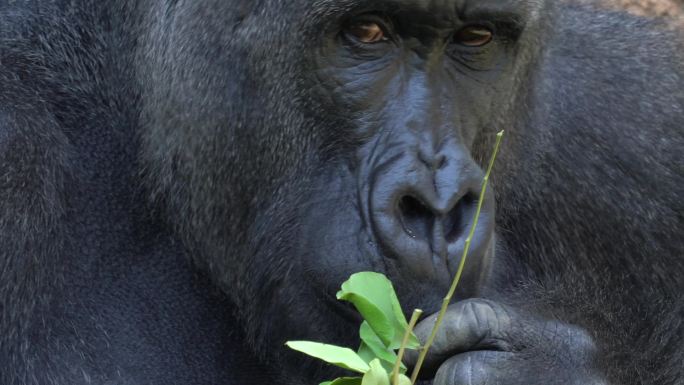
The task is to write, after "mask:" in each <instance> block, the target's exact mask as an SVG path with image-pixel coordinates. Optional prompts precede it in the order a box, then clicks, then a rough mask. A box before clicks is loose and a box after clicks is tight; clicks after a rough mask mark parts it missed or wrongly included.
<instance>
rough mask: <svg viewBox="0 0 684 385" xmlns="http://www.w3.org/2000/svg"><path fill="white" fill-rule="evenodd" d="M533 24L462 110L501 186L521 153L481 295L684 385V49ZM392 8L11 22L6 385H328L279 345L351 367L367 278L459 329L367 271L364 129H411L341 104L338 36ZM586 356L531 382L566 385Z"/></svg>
mask: <svg viewBox="0 0 684 385" xmlns="http://www.w3.org/2000/svg"><path fill="white" fill-rule="evenodd" d="M404 3H410V2H404ZM413 3H415V4H419V5H421V4H433V5H434V4H436V3H440V2H431V1H427V0H421V1H415V2H413ZM441 3H448V2H441ZM519 3H520V4H525V5H524V6H520V7H521V8H526V9H529V15H530V19H529V21H528V24H527V25H526V29H525V31H523V32H522V35H521V36H520V37H519V39H520V40H519V45H518V46H517V48H515V49H514V52H512V53H511V55H513V56H512V57H515V61H513V62H511V63H508V64H504V65H502V68H503V69H502V74H503V75H502V76H500V77H499V78H493V79H489V78H486V79H485V80H484V81H479V82H478V81H474V82H472V83H467V84H470V86H469V87H472V88H469V89H467V91H468V92H464V93H461V94H459V95H461V96H459V97H454V99H455V100H456V99H457V102H459V103H460V102H461V99H460V98H462V97H463V96H462V95H464V94H465V95H473V96H472V99H474V100H475V99H476V100H480V98H482V99H483V100H487V101H488V102H487V103H481V104H478V105H477V109H475V110H473V109H470V110H472V111H467V113H470V114H471V115H468V118H467V119H465V118H464V119H463V121H464V122H465V123H463V126H458V128H459V129H462V130H463V132H459V134H458V135H459V136H462V137H463V142H464V143H465V145H466V147H468V148H469V149H470V150H471V153H472V154H473V157H474V158H475V159H476V160H478V163H479V164H482V163H483V160H484V159H485V158H486V157H487V156H488V154H489V152H490V149H491V144H492V140H493V135H492V134H493V132H495V131H497V130H499V129H503V128H505V129H507V132H508V133H507V139H506V141H505V143H504V147H503V150H502V154H501V157H500V159H499V162H498V163H497V166H496V169H495V172H494V176H493V182H492V183H493V187H494V189H495V191H496V204H497V214H496V215H497V216H496V219H497V227H496V233H497V251H496V257H495V258H494V263H493V265H492V274H491V279H489V280H488V281H487V283H486V285H484V287H479V288H477V290H475V289H473V291H477V293H478V294H479V295H482V296H484V297H487V298H490V299H492V300H496V301H499V302H502V303H506V304H507V306H511V307H515V308H518V309H522V310H521V311H525V312H529V313H530V314H534V315H535V316H539V317H545V318H548V319H554V320H558V321H562V322H563V323H567V324H571V325H576V326H578V327H581V328H583V329H584V330H587V331H588V333H589V335H590V336H591V338H593V339H594V341H595V343H596V346H597V349H598V353H597V354H596V355H595V359H594V361H593V362H592V370H595V371H596V372H597V373H600V376H601V377H602V378H605V380H606V382H607V383H610V384H654V385H655V384H658V385H674V384H681V383H682V379H683V378H684V365H682V362H684V348H683V347H682V346H684V321H682V320H683V319H684V300H682V295H681V292H682V290H683V289H684V259H683V257H682V251H683V250H684V244H683V240H682V239H683V238H682V234H683V233H684V231H683V230H684V229H683V228H682V212H684V210H683V209H684V207H682V206H683V205H682V199H681V197H682V196H684V194H683V193H684V191H682V186H684V180H683V179H684V175H683V171H682V160H681V153H682V149H684V137H683V132H684V131H683V127H684V81H683V79H682V76H684V75H683V74H684V68H683V67H684V65H683V64H682V63H684V58H682V55H681V52H682V48H683V47H682V43H681V42H682V39H681V36H678V35H676V34H675V33H672V32H666V31H665V30H664V29H661V28H660V26H658V25H655V24H653V23H651V22H647V21H645V20H642V19H638V18H633V17H630V16H627V15H623V14H618V13H609V12H604V11H597V10H593V9H587V8H579V7H573V6H561V5H559V4H555V2H553V3H551V2H549V4H541V3H542V2H537V1H531V0H530V1H524V2H519ZM369 4H371V5H369ZM372 4H373V2H363V1H355V0H345V1H332V0H320V1H317V2H294V1H265V0H260V1H247V0H234V1H230V2H228V1H218V0H207V1H201V2H200V1H164V0H137V1H134V0H125V1H124V0H121V1H109V0H102V1H91V2H88V1H61V0H53V1H42V0H35V1H32V0H24V1H19V0H18V1H14V0H0V384H3V385H20V384H21V385H24V384H27V385H28V384H31V385H33V384H41V385H42V384H60V385H61V384H91V383H92V384H121V385H128V384H203V385H204V384H262V383H263V384H265V383H287V384H289V383H292V384H313V383H317V382H316V381H320V380H323V379H326V378H328V377H326V376H330V373H326V372H323V371H322V369H321V367H320V366H319V365H318V364H316V363H312V362H311V361H308V360H305V359H303V358H300V357H299V356H298V355H295V354H292V353H290V352H287V351H286V350H285V349H284V348H283V347H282V343H283V342H284V341H285V340H289V339H298V338H308V339H316V340H323V341H327V342H339V343H347V344H349V343H352V342H353V341H354V339H353V338H351V337H354V336H353V335H354V334H355V327H356V326H355V325H356V323H355V322H356V320H355V319H349V317H347V316H346V310H345V309H344V307H338V305H337V304H336V303H331V304H329V303H328V302H327V299H330V300H331V301H332V298H333V296H332V295H333V294H334V290H335V289H336V288H337V287H338V286H339V284H340V283H341V281H342V280H343V279H344V278H346V276H348V275H349V274H350V273H352V272H354V271H358V270H369V269H374V270H378V271H382V272H384V273H386V274H388V275H389V276H390V277H391V278H393V280H394V281H395V283H396V284H397V289H398V291H399V294H400V297H401V299H402V302H403V303H404V304H405V307H406V308H407V309H409V308H411V307H416V306H420V307H422V308H423V309H425V310H426V311H427V312H428V313H429V312H430V311H432V312H434V311H435V310H436V307H437V306H438V304H439V300H440V296H441V295H442V294H443V293H444V292H445V291H444V290H443V282H442V281H443V280H438V279H436V278H435V280H434V282H435V283H434V285H433V282H432V281H431V280H429V279H425V280H424V281H422V282H421V280H420V279H419V278H414V277H413V276H411V275H410V274H407V272H406V266H404V265H402V264H401V263H400V262H393V260H392V261H390V262H387V261H385V260H384V259H383V258H379V257H378V256H377V255H375V254H373V252H371V251H368V250H356V249H355V246H354V247H350V245H356V243H353V244H352V243H350V242H352V241H350V240H351V239H353V240H354V242H356V240H357V238H359V233H360V232H358V231H357V229H359V228H363V226H362V225H360V224H359V223H360V222H362V220H361V219H360V218H358V217H355V216H354V217H353V218H352V213H356V212H357V211H359V210H360V209H359V206H362V205H363V202H360V201H358V200H357V190H356V187H358V188H359V189H361V188H362V186H363V185H364V183H367V179H365V178H366V177H368V175H369V174H368V173H365V172H366V169H367V168H370V166H369V163H364V162H363V161H362V160H366V159H372V157H373V156H374V153H373V151H374V150H373V151H371V150H369V149H368V143H369V142H371V139H369V138H376V137H375V136H373V135H371V134H368V135H366V133H365V131H364V132H361V133H360V132H359V131H358V130H361V129H368V127H371V126H373V124H375V123H376V122H377V119H378V118H379V117H382V118H383V119H386V120H387V121H389V123H387V122H384V123H383V124H385V123H386V124H390V123H391V124H393V125H400V124H403V123H405V120H404V119H405V118H406V116H405V115H401V114H400V113H403V112H402V111H399V110H398V111H397V113H398V114H399V115H398V116H397V117H392V116H385V115H381V114H377V115H374V114H372V113H368V112H367V110H365V109H363V108H360V107H359V105H357V104H354V101H353V100H351V97H349V98H347V96H349V95H352V96H355V95H358V94H359V93H362V92H365V91H363V90H362V91H360V90H359V89H361V88H363V84H361V85H359V84H357V83H354V82H352V81H350V82H348V83H339V84H333V83H334V81H335V80H334V79H337V78H335V76H345V72H344V71H345V68H344V67H342V68H340V67H335V66H334V65H330V63H328V62H326V61H325V60H324V59H326V58H329V57H330V55H332V53H331V52H333V51H334V49H333V48H331V47H330V46H329V45H326V44H327V43H328V41H327V40H325V39H324V38H321V35H322V34H323V33H324V32H325V33H328V34H329V33H332V32H331V31H333V30H336V29H339V27H340V23H341V21H340V20H341V17H343V16H344V17H348V15H349V14H350V12H352V13H353V12H358V11H360V10H367V8H368V7H369V6H370V7H371V9H372ZM459 4H460V3H459ZM321 52H322V53H321ZM319 54H320V55H319ZM317 55H319V56H317ZM326 55H328V56H326ZM322 58H323V59H322ZM326 65H328V67H326ZM492 84H495V85H492ZM331 89H332V90H334V92H329V90H331ZM480 94H481V95H480ZM378 98H381V99H382V98H383V95H379V96H378ZM387 98H388V103H389V98H390V96H389V95H388V96H387ZM485 98H491V99H485ZM411 100H414V99H411ZM415 100H417V101H420V100H422V99H420V98H416V99H415ZM468 106H470V105H463V104H459V108H460V109H463V110H468ZM409 110H410V109H409ZM466 120H467V122H466ZM401 138H404V137H401ZM373 140H375V139H373ZM383 140H386V142H382V141H383ZM377 141H378V142H379V143H381V144H380V145H381V146H382V145H386V144H387V143H389V140H388V139H386V138H380V139H377ZM364 151H366V152H369V154H370V155H369V154H366V153H364ZM359 153H360V154H362V155H358V154H359ZM357 178H358V179H357ZM357 184H358V185H357ZM350 186H353V187H350ZM359 195H360V194H359ZM340 213H342V214H340ZM344 215H349V216H344ZM353 215H356V214H353ZM322 224H324V225H322ZM331 228H332V229H334V230H330V229H331ZM326 231H334V232H328V233H326ZM365 241H366V239H365V238H364V239H363V240H362V241H359V242H360V243H367V242H365ZM352 250H353V251H352ZM369 255H370V256H369ZM474 266H475V265H474ZM439 278H440V279H441V278H442V277H439ZM464 290H465V289H464ZM469 293H470V292H466V291H464V292H463V295H467V294H469ZM563 349H564V345H562V344H559V345H558V346H535V347H534V348H531V349H529V350H524V349H523V350H524V352H523V353H524V355H523V358H522V361H520V363H519V365H516V366H514V367H513V368H512V369H511V370H512V373H513V375H512V376H511V378H515V377H516V376H518V378H524V379H525V380H526V381H527V382H526V383H527V384H531V383H538V382H539V383H544V384H546V385H548V384H552V383H554V382H552V381H549V380H546V381H542V380H543V379H541V378H538V377H537V376H539V373H540V372H543V371H544V370H545V368H547V365H548V366H551V367H552V366H553V365H554V364H556V363H557V362H566V361H563V360H562V359H561V358H559V357H562V356H563V353H564V351H563ZM568 362H571V361H568ZM568 369H573V368H572V367H569V368H568ZM555 381H557V383H570V381H566V382H562V380H558V379H557V380H555Z"/></svg>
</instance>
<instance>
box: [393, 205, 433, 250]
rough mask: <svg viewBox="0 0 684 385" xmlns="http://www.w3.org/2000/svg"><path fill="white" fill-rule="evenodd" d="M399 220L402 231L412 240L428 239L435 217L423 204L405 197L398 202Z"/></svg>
mask: <svg viewBox="0 0 684 385" xmlns="http://www.w3.org/2000/svg"><path fill="white" fill-rule="evenodd" d="M399 218H401V222H402V225H403V227H404V231H406V233H407V234H408V235H410V236H411V237H413V238H419V239H429V238H430V234H431V233H432V228H433V226H434V223H435V215H434V214H433V213H432V210H430V208H428V207H427V206H426V205H425V204H423V202H421V201H420V200H418V199H417V198H415V197H412V196H410V195H407V196H405V197H403V198H401V200H400V201H399Z"/></svg>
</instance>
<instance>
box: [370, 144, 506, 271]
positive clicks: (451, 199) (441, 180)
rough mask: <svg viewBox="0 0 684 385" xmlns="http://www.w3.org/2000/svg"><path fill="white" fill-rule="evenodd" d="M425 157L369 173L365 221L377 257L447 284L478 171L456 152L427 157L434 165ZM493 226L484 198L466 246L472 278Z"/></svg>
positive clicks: (471, 211) (470, 212) (473, 206)
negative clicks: (379, 249) (368, 219)
mask: <svg viewBox="0 0 684 385" xmlns="http://www.w3.org/2000/svg"><path fill="white" fill-rule="evenodd" d="M426 158H428V157H425V156H419V155H415V156H402V157H399V158H395V160H394V161H393V162H391V163H390V164H385V165H384V166H385V167H383V170H382V171H381V172H376V173H375V178H373V182H372V189H371V197H370V202H371V207H370V209H371V210H370V213H371V221H372V223H373V230H374V233H375V237H376V239H377V240H378V243H379V244H380V245H381V246H382V248H383V253H384V254H385V255H386V256H387V257H388V258H393V259H396V260H397V264H398V265H399V267H400V268H401V269H402V270H408V273H410V274H411V275H412V276H415V275H418V276H420V277H429V278H431V279H440V280H446V281H448V280H449V278H450V277H451V276H452V275H453V273H454V272H455V270H456V267H457V266H458V262H459V260H460V257H461V255H462V252H463V249H464V247H465V240H466V238H467V236H468V233H469V231H470V228H471V226H472V222H473V219H474V215H475V212H476V210H477V200H478V196H479V193H480V189H481V183H482V177H483V172H482V170H481V169H480V168H479V167H478V166H477V165H476V164H475V162H474V161H473V160H472V159H471V158H470V156H469V155H468V152H467V151H465V150H460V148H456V149H453V150H452V151H451V152H449V153H448V154H446V155H445V154H440V155H439V156H435V157H429V159H434V158H439V159H440V160H439V161H438V162H432V161H426V160H425V159H426ZM493 225H494V202H493V200H492V199H486V200H485V204H484V205H483V208H482V211H481V214H480V220H479V223H478V225H477V228H476V229H475V233H474V237H473V239H472V242H471V246H470V253H469V255H470V256H469V262H468V263H469V265H470V269H469V270H471V272H472V273H473V274H474V275H478V274H479V273H478V271H481V270H483V265H482V263H484V259H485V254H486V251H487V247H488V246H489V243H490V241H491V239H492V234H493V228H494V226H493ZM466 279H467V278H466ZM473 279H475V278H473Z"/></svg>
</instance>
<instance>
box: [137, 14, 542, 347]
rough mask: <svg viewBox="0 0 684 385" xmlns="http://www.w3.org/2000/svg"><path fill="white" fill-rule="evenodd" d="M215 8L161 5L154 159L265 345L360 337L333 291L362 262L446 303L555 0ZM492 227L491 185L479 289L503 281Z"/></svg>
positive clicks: (148, 52) (193, 236)
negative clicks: (491, 162) (495, 146)
mask: <svg viewBox="0 0 684 385" xmlns="http://www.w3.org/2000/svg"><path fill="white" fill-rule="evenodd" d="M209 3H210V4H207V2H201V5H200V4H199V3H198V4H186V5H184V6H183V8H182V9H180V8H179V9H170V10H169V11H168V12H165V13H163V14H161V13H160V14H153V15H149V18H150V20H152V21H151V22H150V23H149V24H150V25H152V27H151V29H150V31H149V34H148V35H149V38H148V41H147V42H144V43H143V44H141V47H142V48H141V50H140V61H139V62H140V73H141V82H142V83H143V84H144V85H146V92H147V94H146V95H145V97H144V98H143V100H145V101H146V105H144V106H143V112H144V116H145V117H146V118H147V124H148V128H147V129H146V133H145V142H146V145H147V146H148V151H146V153H148V154H152V156H151V159H148V161H149V164H150V165H151V166H150V168H151V170H152V172H150V174H151V175H154V176H155V177H156V178H157V179H156V180H155V181H154V185H155V186H162V187H161V190H162V191H157V192H159V193H160V194H159V195H160V196H165V197H170V198H168V199H167V201H165V202H163V203H164V205H165V209H166V210H167V211H166V212H167V215H168V217H169V220H170V221H171V222H172V223H173V225H174V226H175V228H176V230H177V231H179V233H181V234H184V238H185V241H186V242H187V244H188V248H189V250H190V251H191V253H192V254H193V257H194V258H195V260H196V261H197V262H198V264H199V265H200V266H202V267H204V268H207V269H209V271H210V272H211V274H212V276H213V277H214V278H215V279H216V280H217V281H218V282H219V283H220V284H221V285H222V287H223V288H224V289H225V291H226V293H228V294H229V295H230V296H231V298H232V299H233V300H234V301H235V303H236V304H237V306H239V307H240V308H241V309H244V311H243V312H241V314H242V316H243V317H244V319H243V321H245V324H246V325H249V326H248V332H249V335H250V337H251V339H252V340H254V341H256V342H261V343H265V342H267V343H269V344H271V346H273V344H277V343H279V342H282V341H283V340H285V339H288V338H298V337H307V336H311V335H321V334H325V335H328V336H330V340H334V339H335V338H338V339H347V338H349V337H350V336H352V335H353V334H354V333H350V330H353V327H351V326H350V325H351V324H350V323H349V321H350V317H346V316H345V315H347V314H350V313H348V312H346V311H345V310H342V311H340V307H341V305H339V304H338V303H337V302H336V301H334V296H333V294H334V292H335V290H337V288H338V287H339V285H340V284H341V283H342V281H344V280H345V279H346V278H347V277H348V276H349V275H350V274H352V273H354V272H358V271H365V270H374V271H379V272H382V273H385V274H387V275H388V276H389V277H390V278H391V279H392V281H393V282H394V283H395V286H396V287H397V289H398V292H399V296H400V298H401V300H402V302H403V303H404V306H405V308H406V309H411V308H413V307H421V308H423V309H425V310H426V312H430V311H431V310H435V309H436V307H437V305H438V304H439V302H440V300H441V297H442V296H443V295H444V293H445V292H446V290H447V286H448V283H449V281H450V279H451V277H452V276H453V274H454V272H455V269H456V266H457V265H458V262H459V259H460V256H461V254H462V252H463V248H464V244H465V239H466V236H467V233H468V230H469V229H470V225H471V223H472V219H473V214H474V212H475V206H476V203H477V202H476V201H477V197H478V195H479V193H480V188H481V187H480V185H481V182H482V177H483V172H482V169H481V167H480V165H481V164H482V163H481V160H482V159H483V158H485V157H486V155H487V154H488V153H489V151H490V150H491V143H492V141H493V138H494V133H495V132H496V131H498V130H499V129H502V128H505V127H502V126H501V125H502V124H505V123H506V121H505V120H503V119H501V117H502V116H505V115H506V116H509V115H510V114H504V112H505V111H508V110H510V109H511V108H512V107H511V106H512V105H513V104H514V103H513V101H514V100H515V99H516V97H517V89H518V84H519V83H520V82H522V81H523V79H524V77H525V75H526V68H525V67H523V66H522V65H520V61H519V58H520V57H523V56H529V55H532V53H533V49H532V48H528V49H526V50H523V49H522V48H521V47H522V46H523V45H522V44H521V41H523V40H524V39H526V38H527V37H526V36H527V31H529V30H531V29H534V28H536V26H535V24H536V22H535V18H534V15H535V14H536V13H537V10H535V9H533V7H538V5H535V6H533V5H531V4H532V2H526V1H500V0H497V1H482V0H477V1H464V0H459V1H457V0H448V1H434V0H412V1H399V0H388V1H381V2H377V1H358V0H347V1H337V0H336V1H325V0H321V1H317V2H314V3H313V4H308V5H307V6H306V7H304V6H303V5H297V4H291V3H290V2H274V4H258V5H257V4H252V3H250V2H245V6H244V7H243V8H242V9H234V8H235V6H227V5H225V4H222V2H220V1H215V2H209ZM260 3H261V2H260ZM537 3H538V2H535V4H537ZM172 8H173V7H172ZM198 14H200V15H198ZM256 15H258V17H256ZM264 20H268V22H267V23H264ZM527 46H531V45H530V44H527ZM474 149H477V150H474ZM493 229H494V201H493V197H492V196H490V195H488V196H487V197H486V200H485V204H484V207H483V210H482V215H481V219H480V222H479V224H478V227H477V229H476V230H475V236H474V239H473V243H472V246H471V249H470V255H469V260H468V264H467V268H466V273H465V276H464V283H463V285H462V287H461V292H460V293H459V295H460V296H462V297H463V296H472V295H475V294H476V293H477V292H478V290H480V288H481V287H482V285H484V284H485V282H486V278H487V271H488V267H489V266H490V264H491V263H492V255H493V250H492V249H493V247H492V246H491V245H492V244H493V239H494V236H493ZM342 309H344V308H342ZM276 331H277V332H276Z"/></svg>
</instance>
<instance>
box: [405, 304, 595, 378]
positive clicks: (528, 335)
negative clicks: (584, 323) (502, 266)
mask: <svg viewBox="0 0 684 385" xmlns="http://www.w3.org/2000/svg"><path fill="white" fill-rule="evenodd" d="M436 318H437V315H436V314H435V315H432V316H430V317H428V318H427V319H425V320H424V321H422V322H421V323H420V324H419V325H418V326H417V327H416V334H417V335H418V338H419V339H420V340H421V341H423V342H424V341H426V340H427V338H428V336H429V334H430V332H431V330H432V327H433V325H434V323H435V320H436ZM595 352H596V347H595V344H594V342H593V340H592V338H591V337H590V336H589V335H588V334H587V332H586V331H584V330H583V329H580V328H578V327H576V326H572V325H568V324H564V323H561V322H559V321H555V320H553V321H551V320H542V319H539V318H537V317H535V316H532V315H528V314H524V313H523V312H522V311H517V310H516V309H512V308H511V307H508V306H504V305H501V304H499V303H496V302H492V301H488V300H482V299H470V300H466V301H462V302H458V303H456V304H454V305H452V306H451V307H450V308H449V309H448V311H447V313H446V314H445V316H444V320H443V324H442V326H441V328H440V330H439V331H438V333H437V336H436V338H435V341H434V344H433V345H432V348H431V349H430V353H429V354H428V356H427V359H426V361H425V365H424V372H423V373H424V374H431V373H434V372H435V370H436V371H437V374H436V376H435V380H434V385H462V384H468V385H485V384H486V385H498V384H501V385H516V384H519V385H533V384H539V385H542V384H543V385H552V384H564V385H575V384H577V385H580V384H581V385H603V384H605V383H606V382H604V381H603V380H601V378H602V376H601V375H600V373H599V372H598V371H597V370H596V369H595V368H594V366H593V365H592V362H595V360H594V359H593V358H594V355H595ZM416 358H417V354H415V352H412V354H408V355H407V363H408V364H410V365H413V364H415V361H416Z"/></svg>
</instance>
